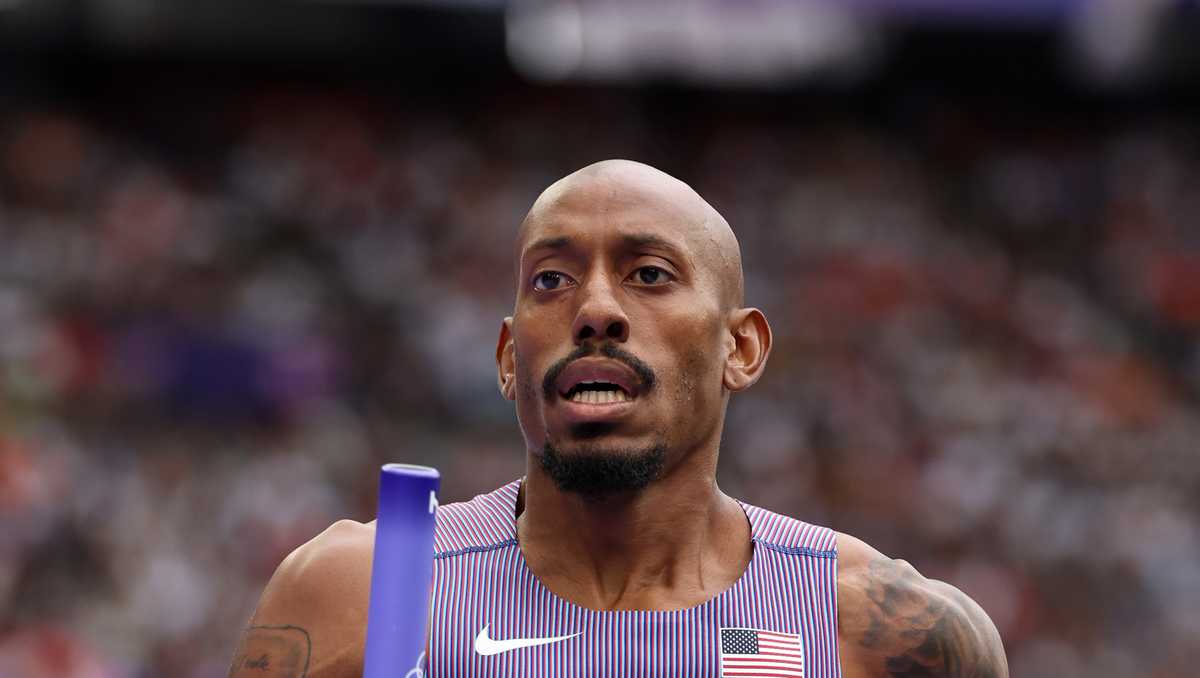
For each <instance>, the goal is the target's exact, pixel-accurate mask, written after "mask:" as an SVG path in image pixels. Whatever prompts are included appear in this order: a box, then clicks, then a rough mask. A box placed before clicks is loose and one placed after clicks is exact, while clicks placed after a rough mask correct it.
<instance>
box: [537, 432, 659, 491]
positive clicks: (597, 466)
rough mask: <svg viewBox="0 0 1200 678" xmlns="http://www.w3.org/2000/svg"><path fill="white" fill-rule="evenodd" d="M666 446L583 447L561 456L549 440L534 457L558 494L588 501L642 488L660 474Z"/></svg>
mask: <svg viewBox="0 0 1200 678" xmlns="http://www.w3.org/2000/svg"><path fill="white" fill-rule="evenodd" d="M666 452H667V448H666V445H663V444H661V443H660V444H656V445H652V446H650V447H648V448H643V449H611V448H600V447H590V446H589V447H584V448H583V449H581V450H580V451H578V452H574V453H571V454H563V453H562V452H560V451H559V450H558V448H556V447H554V445H552V444H551V443H550V442H549V441H547V442H546V444H545V446H544V447H543V448H542V452H541V454H539V455H538V462H539V463H540V464H541V467H542V471H544V472H545V473H546V475H547V476H549V477H550V479H551V480H553V481H554V484H555V485H557V486H558V489H559V490H560V491H562V492H574V493H575V494H578V495H580V496H582V497H583V498H584V499H587V500H589V501H599V500H603V499H606V498H608V497H611V496H613V495H616V494H626V493H629V492H636V491H638V490H641V489H643V488H644V487H646V486H647V485H649V484H650V483H652V482H654V481H655V480H657V479H658V477H659V476H660V475H662V470H663V463H664V459H665V458H666Z"/></svg>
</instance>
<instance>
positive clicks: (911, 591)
mask: <svg viewBox="0 0 1200 678" xmlns="http://www.w3.org/2000/svg"><path fill="white" fill-rule="evenodd" d="M838 638H839V646H840V650H841V658H842V672H843V674H844V675H845V676H846V678H867V677H871V678H874V677H875V676H888V677H892V678H901V677H909V676H911V677H915V676H922V677H927V678H943V677H944V678H1007V676H1008V663H1007V660H1006V659H1005V656H1004V646H1003V645H1002V644H1001V641H1000V634H999V633H998V632H997V630H996V625H995V624H993V623H992V620H991V619H990V618H989V617H988V616H987V613H986V612H984V611H983V608H981V607H980V606H979V605H978V604H977V603H976V602H975V601H973V600H971V598H970V597H968V596H967V595H966V594H964V593H963V592H961V591H959V590H958V589H956V588H954V587H953V586H951V585H949V584H947V583H945V582H941V581H938V580H936V579H928V578H926V577H924V576H922V575H921V573H919V572H917V570H916V569H915V568H913V566H912V565H909V564H908V563H907V562H905V561H903V560H893V559H891V558H888V557H887V556H885V555H883V554H882V553H880V552H879V551H876V550H875V549H873V548H871V547H870V546H868V545H867V544H866V543H865V542H863V541H861V540H859V539H856V538H854V537H851V536H849V535H845V534H838Z"/></svg>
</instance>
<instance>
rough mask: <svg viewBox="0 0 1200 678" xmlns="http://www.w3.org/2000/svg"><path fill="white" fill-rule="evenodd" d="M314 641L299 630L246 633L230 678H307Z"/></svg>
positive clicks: (262, 629)
mask: <svg viewBox="0 0 1200 678" xmlns="http://www.w3.org/2000/svg"><path fill="white" fill-rule="evenodd" d="M311 654H312V640H311V639H310V638H309V636H308V631H306V630H304V629H302V628H300V627H299V626H251V627H249V628H248V629H246V634H245V635H244V636H243V637H242V642H241V644H240V645H239V646H238V649H237V653H236V654H235V655H234V656H233V664H232V665H231V666H230V667H229V678H251V677H254V678H307V676H308V660H309V656H310V655H311Z"/></svg>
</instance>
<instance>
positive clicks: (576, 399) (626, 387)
mask: <svg viewBox="0 0 1200 678" xmlns="http://www.w3.org/2000/svg"><path fill="white" fill-rule="evenodd" d="M555 386H556V387H557V390H558V395H559V396H560V397H562V399H563V400H566V401H568V402H572V403H582V404H585V405H616V404H620V403H628V402H631V401H633V400H635V399H637V397H638V396H639V395H640V391H641V389H642V388H643V384H642V382H641V380H639V379H638V376H637V375H636V374H635V373H634V372H633V370H631V369H629V368H628V367H626V366H625V365H623V364H621V363H619V362H616V361H613V360H596V359H591V358H583V359H580V360H576V361H574V362H572V363H571V364H570V365H568V366H567V367H566V369H564V370H563V371H562V373H561V374H559V375H558V379H557V380H556V383H555Z"/></svg>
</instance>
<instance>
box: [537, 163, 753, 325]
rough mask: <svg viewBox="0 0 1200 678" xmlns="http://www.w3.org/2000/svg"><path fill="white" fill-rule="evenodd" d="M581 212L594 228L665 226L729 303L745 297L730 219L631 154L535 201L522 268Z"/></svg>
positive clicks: (571, 178)
mask: <svg viewBox="0 0 1200 678" xmlns="http://www.w3.org/2000/svg"><path fill="white" fill-rule="evenodd" d="M577 216H587V217H589V221H588V223H591V224H594V225H595V226H594V227H595V228H604V227H626V226H630V227H633V226H637V225H638V223H637V222H640V221H644V222H647V223H653V224H654V225H655V226H656V227H666V228H667V229H669V230H670V231H671V232H672V234H673V235H674V236H676V237H678V238H679V239H680V240H681V241H682V244H683V245H684V246H685V247H686V249H687V251H688V253H689V255H690V256H691V257H692V258H693V264H694V265H695V267H696V268H697V270H699V271H703V272H704V273H705V274H706V275H707V276H708V277H710V279H711V280H712V282H713V283H714V284H715V285H716V286H717V288H718V294H719V295H720V298H721V301H722V305H723V306H724V307H725V308H736V307H740V306H741V304H742V303H743V296H744V293H743V282H742V256H741V249H740V247H739V246H738V241H737V237H736V236H735V235H734V234H733V230H732V229H731V228H730V227H729V223H728V222H726V221H725V218H724V217H722V216H721V215H720V213H718V212H717V211H716V210H715V209H714V208H713V207H712V205H709V204H708V202H706V201H705V200H704V198H701V197H700V195H699V194H698V193H696V191H694V190H692V187H691V186H688V185H687V184H685V183H684V182H682V181H680V180H678V179H676V178H675V177H673V176H671V175H669V174H667V173H666V172H663V171H661V170H658V169H655V168H654V167H651V166H649V165H646V164H643V163H640V162H634V161H632V160H602V161H600V162H597V163H594V164H591V165H588V166H587V167H584V168H583V169H580V170H578V171H576V172H573V173H571V174H569V175H567V176H565V177H563V178H562V179H559V180H558V181H556V182H554V183H553V184H551V185H550V187H549V188H547V189H546V190H545V191H543V192H542V194H541V195H540V196H538V199H537V200H536V201H534V203H533V206H532V207H531V208H530V209H529V213H528V214H527V215H526V216H525V219H524V221H522V222H521V228H520V231H519V233H518V236H517V244H516V255H517V270H518V271H519V270H520V269H521V257H522V256H523V254H524V253H525V252H526V250H527V249H528V247H529V246H530V244H531V243H532V242H534V241H535V239H538V238H540V237H544V235H545V234H546V233H547V232H548V231H549V232H551V233H552V232H553V230H554V225H555V224H556V223H561V222H562V221H564V220H568V219H572V218H573V217H577Z"/></svg>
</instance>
